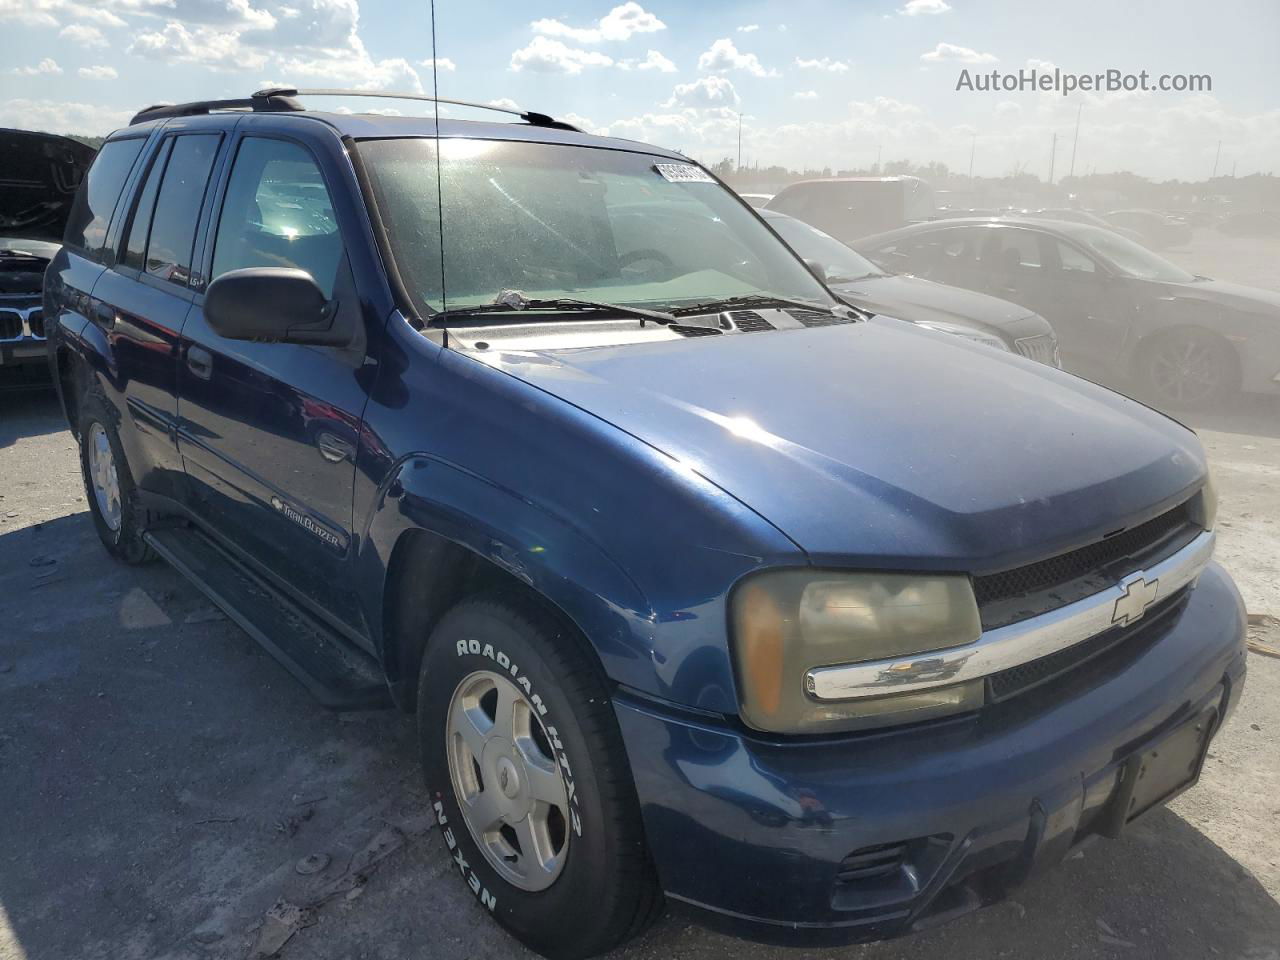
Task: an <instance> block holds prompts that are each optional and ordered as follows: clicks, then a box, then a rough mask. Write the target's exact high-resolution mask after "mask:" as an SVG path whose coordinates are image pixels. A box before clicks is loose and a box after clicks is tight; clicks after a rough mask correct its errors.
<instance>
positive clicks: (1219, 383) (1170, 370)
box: [1139, 330, 1239, 410]
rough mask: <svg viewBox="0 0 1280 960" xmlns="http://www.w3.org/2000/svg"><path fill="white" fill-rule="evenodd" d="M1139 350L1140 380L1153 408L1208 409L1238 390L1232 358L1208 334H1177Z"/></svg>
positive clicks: (1225, 346)
mask: <svg viewBox="0 0 1280 960" xmlns="http://www.w3.org/2000/svg"><path fill="white" fill-rule="evenodd" d="M1142 349H1143V350H1144V353H1143V355H1142V356H1141V358H1140V360H1139V363H1140V364H1141V372H1142V377H1143V380H1144V382H1145V386H1146V389H1147V392H1148V393H1149V394H1150V397H1151V400H1152V401H1153V402H1154V403H1155V405H1156V406H1160V407H1167V408H1170V409H1177V410H1206V409H1211V408H1213V407H1215V406H1218V405H1220V404H1221V403H1222V402H1223V401H1225V400H1226V399H1227V398H1229V397H1230V396H1231V395H1232V394H1234V393H1235V392H1236V391H1237V390H1238V389H1239V374H1238V372H1237V364H1236V357H1235V354H1234V352H1233V350H1232V349H1231V346H1230V345H1229V344H1228V343H1226V342H1225V341H1223V340H1222V339H1221V338H1220V337H1218V336H1216V335H1214V334H1212V333H1208V332H1205V331H1201V330H1179V331H1176V332H1174V333H1170V334H1166V335H1164V336H1162V337H1159V338H1157V339H1156V340H1155V341H1154V342H1151V343H1150V344H1148V345H1147V346H1145V347H1144V348H1142Z"/></svg>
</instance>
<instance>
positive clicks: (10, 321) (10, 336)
mask: <svg viewBox="0 0 1280 960" xmlns="http://www.w3.org/2000/svg"><path fill="white" fill-rule="evenodd" d="M22 332H23V331H22V314H20V313H18V312H17V311H16V310H0V340H21V339H22Z"/></svg>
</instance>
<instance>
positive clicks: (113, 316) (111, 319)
mask: <svg viewBox="0 0 1280 960" xmlns="http://www.w3.org/2000/svg"><path fill="white" fill-rule="evenodd" d="M93 318H94V319H95V320H96V321H98V323H99V324H101V325H102V326H104V327H106V328H107V329H108V330H110V329H111V328H112V327H114V326H115V325H116V321H117V320H119V319H120V315H119V314H118V313H116V308H115V307H113V306H112V305H111V304H109V303H107V301H105V300H99V301H97V302H96V303H95V304H94V305H93Z"/></svg>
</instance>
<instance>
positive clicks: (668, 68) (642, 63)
mask: <svg viewBox="0 0 1280 960" xmlns="http://www.w3.org/2000/svg"><path fill="white" fill-rule="evenodd" d="M618 67H619V69H621V70H657V71H658V72H659V73H675V72H676V65H675V64H674V63H672V62H671V61H670V60H668V59H667V58H666V57H664V56H663V55H662V54H660V53H659V52H658V51H657V50H650V51H649V52H648V54H646V55H645V58H644V59H643V60H619V61H618Z"/></svg>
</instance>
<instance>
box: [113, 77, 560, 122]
mask: <svg viewBox="0 0 1280 960" xmlns="http://www.w3.org/2000/svg"><path fill="white" fill-rule="evenodd" d="M298 97H379V98H382V99H387V100H424V101H426V102H428V103H447V104H452V105H453V106H457V107H473V108H475V109H477V110H493V111H496V112H498V113H508V114H511V115H512V116H516V117H519V118H520V119H521V120H523V121H524V122H525V123H528V124H530V125H532V126H535V127H551V128H552V129H555V130H571V131H574V132H581V131H579V130H578V128H577V127H575V126H573V125H572V124H569V123H565V122H564V121H563V120H557V119H556V118H555V117H552V116H549V115H548V114H545V113H536V112H534V111H533V110H515V109H512V108H510V107H498V106H494V105H493V104H491V103H477V102H475V101H472V100H451V99H449V98H447V97H429V96H427V95H425V94H422V93H387V92H384V91H381V90H341V89H327V88H310V89H298V88H297V87H268V88H266V89H265V90H258V91H257V92H255V93H254V94H252V95H251V96H249V97H243V98H240V99H236V100H197V101H195V102H192V103H175V104H161V105H158V106H154V107H146V108H145V109H142V110H139V111H138V112H137V113H136V114H134V116H133V119H132V120H130V121H129V125H130V126H132V125H133V124H135V123H145V122H146V121H148V120H159V119H162V118H166V117H193V116H198V115H200V114H205V113H212V112H213V111H215V110H249V111H252V112H254V113H288V112H293V111H299V110H305V109H306V108H305V107H303V106H302V104H301V103H299V102H298V100H297V98H298Z"/></svg>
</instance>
